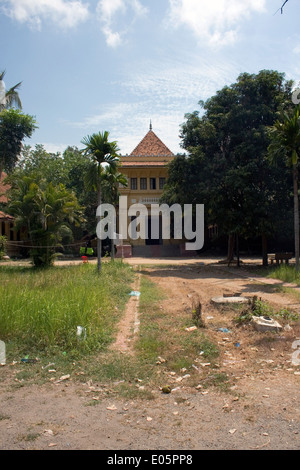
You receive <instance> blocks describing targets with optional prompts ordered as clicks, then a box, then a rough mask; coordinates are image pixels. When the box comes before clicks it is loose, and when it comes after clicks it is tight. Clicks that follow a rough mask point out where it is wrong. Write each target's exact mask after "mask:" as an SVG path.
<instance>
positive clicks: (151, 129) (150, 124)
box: [149, 119, 152, 131]
mask: <svg viewBox="0 0 300 470" xmlns="http://www.w3.org/2000/svg"><path fill="white" fill-rule="evenodd" d="M149 129H150V131H152V122H151V119H150V127H149Z"/></svg>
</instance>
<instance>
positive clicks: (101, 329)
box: [0, 261, 133, 351]
mask: <svg viewBox="0 0 300 470" xmlns="http://www.w3.org/2000/svg"><path fill="white" fill-rule="evenodd" d="M132 279H133V272H132V269H131V268H130V267H129V266H128V265H126V264H123V263H120V262H117V261H116V262H114V263H103V268H102V272H101V274H100V275H99V274H98V272H97V270H96V267H95V266H93V265H87V264H86V265H80V266H68V267H53V268H49V269H43V270H38V269H34V268H21V267H1V268H0V339H2V340H4V341H6V342H9V341H13V342H14V343H18V344H19V345H20V346H21V347H23V348H24V350H25V348H26V349H27V350H34V351H44V350H46V349H49V348H50V349H57V348H59V349H61V350H72V349H78V348H79V349H80V348H84V349H85V350H86V351H87V350H95V349H102V348H103V347H105V345H107V344H108V343H109V342H110V341H111V339H112V333H113V331H114V327H115V324H116V322H117V320H118V318H119V315H120V313H121V312H122V309H123V308H124V306H125V303H126V301H127V300H128V293H129V292H130V284H131V281H132ZM77 326H82V327H83V328H85V331H86V335H85V338H84V337H83V336H81V337H78V336H77V335H76V331H77Z"/></svg>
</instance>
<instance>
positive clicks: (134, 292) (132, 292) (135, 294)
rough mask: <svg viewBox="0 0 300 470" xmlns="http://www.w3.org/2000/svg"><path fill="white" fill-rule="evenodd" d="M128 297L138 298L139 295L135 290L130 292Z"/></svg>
mask: <svg viewBox="0 0 300 470" xmlns="http://www.w3.org/2000/svg"><path fill="white" fill-rule="evenodd" d="M129 295H131V296H136V297H139V296H140V295H141V293H140V292H139V291H137V290H132V291H131V292H130V294H129Z"/></svg>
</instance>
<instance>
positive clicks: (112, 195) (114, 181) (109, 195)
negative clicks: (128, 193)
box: [102, 165, 128, 260]
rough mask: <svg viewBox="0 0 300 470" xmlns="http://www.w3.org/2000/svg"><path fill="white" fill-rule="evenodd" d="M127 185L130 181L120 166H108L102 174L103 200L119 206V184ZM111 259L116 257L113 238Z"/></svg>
mask: <svg viewBox="0 0 300 470" xmlns="http://www.w3.org/2000/svg"><path fill="white" fill-rule="evenodd" d="M120 185H122V186H127V185H128V181H127V178H126V176H125V175H123V174H122V173H120V172H119V171H118V167H115V166H111V165H110V166H106V167H105V169H104V172H103V176H102V194H103V201H105V202H107V203H109V204H112V205H114V206H117V204H118V202H119V196H120V191H119V186H120ZM110 252H111V259H112V260H114V258H115V243H114V240H111V250H110Z"/></svg>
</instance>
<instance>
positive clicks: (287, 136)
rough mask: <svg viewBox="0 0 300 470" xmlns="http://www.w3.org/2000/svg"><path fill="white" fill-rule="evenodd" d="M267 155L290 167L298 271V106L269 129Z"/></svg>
mask: <svg viewBox="0 0 300 470" xmlns="http://www.w3.org/2000/svg"><path fill="white" fill-rule="evenodd" d="M270 136H271V139H272V141H271V144H270V146H269V155H270V156H271V158H272V160H273V161H274V160H277V161H278V160H283V161H285V162H286V164H287V165H288V166H289V167H291V168H292V174H293V196H294V237H295V258H296V270H297V271H299V152H300V106H299V105H298V106H296V107H295V108H294V110H293V112H290V113H284V115H283V117H282V119H281V120H280V119H277V120H276V122H275V123H274V125H273V126H272V127H271V129H270Z"/></svg>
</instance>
